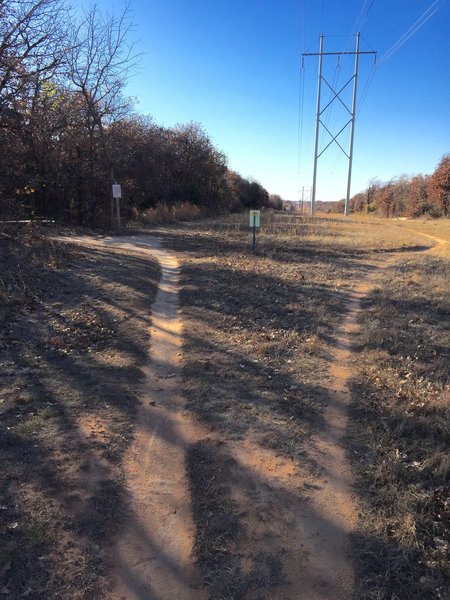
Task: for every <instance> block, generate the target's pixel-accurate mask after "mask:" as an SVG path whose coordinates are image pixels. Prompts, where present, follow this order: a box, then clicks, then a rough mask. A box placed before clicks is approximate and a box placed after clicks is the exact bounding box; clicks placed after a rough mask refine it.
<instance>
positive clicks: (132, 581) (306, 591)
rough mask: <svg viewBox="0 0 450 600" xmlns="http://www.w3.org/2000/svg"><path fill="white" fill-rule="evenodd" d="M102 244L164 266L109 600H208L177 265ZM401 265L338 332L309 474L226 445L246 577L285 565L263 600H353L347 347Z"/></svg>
mask: <svg viewBox="0 0 450 600" xmlns="http://www.w3.org/2000/svg"><path fill="white" fill-rule="evenodd" d="M430 237H431V236H430ZM434 239H435V238H434ZM80 241H81V242H82V243H85V241H83V240H80ZM435 241H438V242H443V240H436V239H435ZM95 243H96V244H99V243H101V245H102V246H111V247H122V248H133V249H136V248H138V249H140V251H142V252H148V253H150V254H151V256H153V257H155V258H156V259H157V260H158V261H159V262H160V264H161V266H162V280H161V283H160V287H159V292H158V294H157V297H156V301H155V303H154V305H153V309H152V322H153V324H152V330H151V349H150V362H149V365H148V366H147V367H146V369H145V375H146V383H145V385H144V387H143V390H142V397H141V399H142V404H141V407H140V410H139V417H138V423H137V428H136V433H135V437H134V442H133V444H132V446H131V447H130V449H129V451H128V454H127V456H126V460H125V472H126V478H127V486H128V489H129V493H130V509H131V510H130V514H129V517H128V518H127V521H126V523H125V526H124V531H123V534H122V535H121V536H120V539H119V542H118V544H117V547H116V549H115V552H114V564H115V570H114V585H113V590H112V592H111V595H110V598H111V599H112V600H133V599H136V600H138V599H139V600H144V598H145V599H147V600H151V599H154V600H169V599H170V600H173V599H180V600H189V599H196V600H202V599H203V598H207V594H206V592H205V590H204V589H203V588H202V585H201V578H200V575H199V573H198V572H197V570H196V567H195V565H194V561H193V559H192V557H191V551H192V545H193V539H194V525H193V522H192V514H191V504H190V496H189V488H188V482H187V478H186V474H185V451H186V448H187V447H188V445H189V444H191V443H194V442H195V441H198V440H199V439H202V438H204V437H206V436H207V432H204V431H202V430H200V429H199V426H198V425H196V424H195V423H194V422H193V421H192V420H191V418H190V416H189V414H188V413H187V412H186V410H185V401H184V398H183V396H182V392H181V389H182V385H181V383H182V382H181V377H180V373H179V366H178V365H179V356H180V350H181V339H182V325H181V322H180V319H179V316H178V287H179V286H178V277H179V265H178V262H177V260H176V258H175V257H174V256H172V255H171V254H169V253H168V252H166V251H164V250H162V249H161V248H160V246H159V243H158V241H157V240H156V239H155V238H151V237H149V236H130V237H126V238H103V239H102V241H101V242H99V241H97V242H95ZM444 243H445V242H444ZM395 260H396V257H394V256H391V257H390V258H388V259H387V260H385V261H384V262H383V263H381V264H380V263H378V264H377V265H376V266H375V265H374V268H373V270H372V272H371V273H370V274H369V276H368V277H367V278H366V279H365V280H363V281H361V282H360V284H359V285H358V287H357V289H356V291H355V292H354V293H353V294H352V295H350V296H349V298H348V302H347V311H346V317H345V319H344V321H343V322H342V324H341V326H340V327H339V328H338V329H337V330H336V331H335V332H334V340H335V343H334V357H333V359H332V362H331V364H330V369H329V379H328V382H327V383H326V384H325V385H326V387H327V388H328V391H329V398H330V400H329V403H328V405H327V407H326V408H325V412H324V419H323V422H322V425H321V427H320V428H319V429H318V430H317V433H316V434H315V435H314V436H313V438H312V439H310V440H309V442H308V444H307V445H306V447H305V448H303V456H304V458H305V460H304V468H303V467H302V468H298V467H296V466H295V465H294V463H293V462H292V461H291V460H289V459H287V458H285V457H281V456H280V455H278V454H277V453H276V451H273V450H270V449H267V448H262V446H261V445H260V444H259V443H258V438H257V434H256V433H255V434H252V435H249V436H247V437H246V438H245V439H244V440H235V441H233V440H229V441H228V442H227V443H226V445H227V449H228V451H229V452H230V454H231V455H232V457H233V459H234V460H233V468H232V470H233V490H232V493H233V498H234V500H235V502H236V503H237V505H238V506H240V507H242V512H241V517H242V519H243V521H244V523H245V526H246V527H245V529H246V531H247V532H248V533H247V539H246V540H245V543H244V544H243V545H242V547H240V548H239V552H240V554H241V557H242V563H243V565H244V568H245V562H246V559H248V561H249V564H250V562H251V561H254V557H255V555H259V554H261V553H270V554H271V555H275V556H277V557H279V559H280V561H281V563H282V565H283V574H284V582H283V583H282V584H280V585H278V586H277V587H276V588H274V589H272V590H271V591H270V592H269V595H267V596H262V597H264V598H271V600H293V599H297V598H298V599H300V598H302V599H305V600H330V599H331V598H333V599H334V598H336V599H348V600H349V599H350V598H351V597H352V594H353V589H354V570H353V566H352V564H351V561H350V559H349V558H348V544H349V535H350V534H351V533H352V532H354V531H355V529H356V526H357V509H356V501H355V497H354V494H353V492H352V475H351V471H350V466H349V463H348V460H347V457H346V454H345V450H344V447H343V438H344V434H345V432H346V427H347V408H348V404H349V401H350V392H349V389H348V386H347V382H348V379H349V376H350V370H349V369H350V367H349V363H350V359H351V357H352V353H353V350H352V338H353V336H354V334H355V333H356V332H357V330H358V328H359V326H360V325H359V321H360V315H361V310H362V309H361V301H362V299H363V298H364V297H365V296H366V295H367V293H368V292H369V291H370V290H371V289H372V288H373V286H374V285H375V284H376V280H377V277H378V276H379V275H380V274H381V272H382V269H383V268H387V267H389V265H390V264H392V263H393V262H394V261H395Z"/></svg>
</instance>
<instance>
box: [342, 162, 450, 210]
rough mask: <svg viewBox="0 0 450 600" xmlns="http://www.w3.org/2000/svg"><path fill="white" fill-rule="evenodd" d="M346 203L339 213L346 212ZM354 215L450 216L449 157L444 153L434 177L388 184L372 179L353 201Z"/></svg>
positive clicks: (414, 178)
mask: <svg viewBox="0 0 450 600" xmlns="http://www.w3.org/2000/svg"><path fill="white" fill-rule="evenodd" d="M343 208H344V200H340V201H339V203H338V205H337V210H338V211H340V212H343ZM350 209H351V211H352V212H355V213H371V212H372V213H373V212H374V213H377V214H380V215H382V216H384V217H400V216H406V217H412V218H414V217H420V216H423V215H429V216H430V217H449V216H450V154H445V155H444V156H443V157H442V159H441V161H440V162H439V164H438V166H437V168H436V170H435V171H434V173H433V174H432V175H415V176H414V177H406V176H403V177H399V178H397V179H392V180H391V181H388V182H384V183H383V182H381V181H379V180H378V179H375V178H374V179H371V180H370V181H369V184H368V186H367V189H366V190H365V191H364V192H360V193H359V194H356V195H355V196H353V198H351V200H350Z"/></svg>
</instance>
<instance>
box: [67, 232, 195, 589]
mask: <svg viewBox="0 0 450 600" xmlns="http://www.w3.org/2000/svg"><path fill="white" fill-rule="evenodd" d="M70 241H71V242H75V243H80V244H83V245H90V246H94V247H103V248H105V247H109V248H115V249H117V248H120V249H126V250H132V251H139V252H140V253H144V254H146V255H147V256H149V258H153V259H156V260H157V261H158V262H159V263H160V265H161V269H162V277H161V281H160V284H159V288H158V293H157V296H156V299H155V302H154V304H153V306H152V327H151V348H150V360H149V364H148V365H147V366H146V367H145V368H144V373H145V382H144V384H143V387H142V393H141V405H140V407H139V410H138V416H137V422H136V429H135V435H134V440H133V443H132V445H131V446H130V448H129V450H128V451H127V453H126V456H125V460H124V469H125V477H126V486H127V489H128V491H129V500H130V511H129V514H128V516H127V517H126V520H125V523H124V524H123V529H122V533H121V534H120V536H119V540H118V543H117V545H116V547H115V549H114V551H113V552H112V558H113V564H114V573H113V582H112V590H111V592H110V593H109V594H108V598H109V599H110V600H144V599H145V600H174V599H175V598H179V599H180V600H181V599H182V600H194V599H195V600H203V599H204V598H206V594H205V593H204V592H203V591H202V589H201V585H200V581H201V579H200V576H199V574H198V573H197V569H196V567H195V564H194V561H193V559H192V558H191V552H192V546H193V539H194V524H193V522H192V515H191V499H190V494H189V485H188V481H187V476H186V469H185V453H186V448H187V446H188V445H189V444H191V443H193V442H195V441H196V440H197V439H198V436H199V433H200V432H199V430H198V428H197V426H196V425H195V424H194V423H193V422H192V420H191V419H190V417H189V415H188V414H187V412H186V411H185V400H184V398H183V396H182V393H181V391H180V390H181V386H182V383H181V377H180V373H179V366H178V365H179V356H180V351H181V330H182V326H181V321H180V319H179V316H178V279H179V265H178V261H177V259H176V258H175V257H174V256H173V255H171V254H169V253H168V252H166V251H165V250H162V249H161V247H160V244H159V241H158V240H157V239H156V238H152V237H150V236H129V237H123V238H118V237H111V238H97V239H92V238H85V237H79V238H70Z"/></svg>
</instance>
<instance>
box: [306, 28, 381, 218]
mask: <svg viewBox="0 0 450 600" xmlns="http://www.w3.org/2000/svg"><path fill="white" fill-rule="evenodd" d="M360 37H361V36H360V33H359V32H358V33H357V34H356V49H355V51H350V52H347V51H342V52H324V50H323V45H324V44H323V42H324V35H323V33H321V34H320V46H319V52H304V53H303V54H302V57H305V56H318V57H319V75H318V84H317V109H316V132H315V141H314V170H313V183H312V194H311V214H314V211H315V208H316V182H317V161H318V159H319V158H320V157H321V156H322V154H323V153H324V152H325V150H327V149H328V148H329V147H330V146H331V144H332V143H333V142H334V143H336V144H337V145H338V146H339V148H340V149H341V150H342V152H343V153H344V154H345V156H346V157H347V159H348V177H347V195H346V197H345V209H344V214H345V215H348V213H349V201H350V186H351V180H352V162H353V140H354V135H355V116H356V93H357V87H358V67H359V57H360V55H361V54H374V55H375V54H376V52H375V50H370V51H365V52H361V51H360V49H359V41H360ZM349 54H350V55H354V57H355V66H354V71H353V75H352V76H351V77H350V79H348V81H347V82H346V83H345V85H343V86H342V87H341V88H340V90H339V91H336V90H335V89H334V87H333V85H331V84H330V83H329V82H328V81H327V80H326V79H325V77H324V76H323V72H322V71H323V69H322V67H323V58H324V56H342V55H349ZM322 82H324V83H325V84H326V85H327V87H328V88H329V89H330V90H331V92H332V94H333V97H332V98H331V100H330V101H329V102H328V103H327V104H326V106H324V107H323V108H322ZM352 82H353V94H352V104H351V107H349V106H348V105H347V104H346V103H345V102H344V100H343V99H342V96H341V94H342V92H343V91H344V90H345V89H346V88H347V86H348V85H349V84H350V83H352ZM335 100H338V101H339V102H340V103H341V104H342V106H343V107H344V108H345V110H346V111H347V112H348V114H349V116H350V118H349V120H348V121H347V123H346V124H345V125H344V126H343V127H342V128H341V129H340V130H339V131H338V133H337V134H336V135H333V133H332V132H331V131H330V130H329V129H328V127H327V125H326V124H325V123H324V122H323V120H322V115H323V113H324V112H325V111H326V110H327V109H328V108H329V107H330V106H331V104H332V103H333V102H334V101H335ZM349 125H350V143H349V149H348V152H347V151H346V150H344V148H343V147H342V145H341V144H340V143H339V141H338V137H339V136H340V135H341V133H343V131H345V130H346V129H347V127H348V126H349ZM321 126H322V127H323V128H324V129H325V131H327V133H328V134H329V135H330V136H331V141H330V142H329V143H328V144H327V145H326V146H325V148H323V149H322V150H321V151H320V152H319V131H320V127H321Z"/></svg>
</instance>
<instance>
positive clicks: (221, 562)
mask: <svg viewBox="0 0 450 600" xmlns="http://www.w3.org/2000/svg"><path fill="white" fill-rule="evenodd" d="M165 235H166V241H167V244H169V245H170V246H171V247H172V248H176V249H179V250H180V251H182V254H181V259H182V261H183V270H182V273H183V275H182V277H183V289H182V293H181V304H182V310H183V318H184V321H185V345H184V357H183V360H184V366H183V373H184V378H185V389H186V394H187V398H188V402H189V408H190V409H191V410H192V411H193V412H194V413H195V414H196V415H197V417H198V418H199V419H201V420H202V421H203V422H204V423H206V424H207V425H208V426H209V427H210V428H211V430H212V431H214V432H215V434H216V435H217V436H219V437H220V439H221V440H223V441H225V442H226V440H233V439H236V438H240V437H244V436H245V435H247V434H249V433H250V432H252V435H254V434H256V436H257V439H258V440H259V443H260V444H262V445H264V446H269V447H271V448H273V449H276V451H277V453H279V454H280V455H284V456H286V457H289V458H290V459H292V460H293V461H295V462H296V463H297V464H298V465H300V466H301V468H302V469H305V468H310V469H311V471H312V472H313V471H314V465H305V458H304V456H303V455H302V445H303V444H304V443H305V441H306V440H307V439H308V436H309V435H311V433H313V432H314V431H315V429H316V428H317V427H318V426H319V424H320V422H321V414H322V409H323V406H324V404H325V403H326V402H327V391H326V390H325V386H324V379H325V378H326V377H327V367H328V364H329V361H330V359H331V356H332V353H333V348H334V343H335V340H334V331H335V329H336V325H337V323H338V322H339V321H340V319H341V318H342V315H343V314H344V312H345V307H346V302H347V301H348V298H349V295H350V294H351V292H352V290H353V288H354V287H355V285H356V284H357V283H358V281H359V280H360V279H361V278H362V277H364V276H365V275H366V274H367V273H369V272H370V271H371V270H372V269H373V268H374V265H376V263H377V261H378V260H379V256H380V253H386V252H387V253H389V252H392V251H399V250H400V251H406V250H409V249H422V248H425V247H426V245H424V242H423V240H421V239H420V238H418V237H417V236H415V235H414V234H411V233H410V232H408V231H405V232H404V233H402V234H401V235H400V236H399V234H398V230H396V229H389V228H386V226H385V225H384V226H381V225H380V226H378V225H370V224H367V225H364V226H361V225H359V224H354V223H345V222H339V221H334V220H331V221H328V220H324V219H315V220H314V221H308V220H306V219H305V220H304V221H298V220H297V221H295V220H293V219H292V218H291V217H290V216H289V215H288V216H287V217H286V216H284V215H281V216H278V215H277V216H275V217H274V220H273V222H271V223H266V224H265V227H264V229H263V230H262V231H261V232H260V234H259V238H258V246H257V253H256V254H254V255H253V254H252V253H251V251H250V245H251V237H250V233H249V231H248V230H247V227H246V225H245V222H244V219H243V217H242V216H238V217H234V218H233V219H231V220H229V221H227V222H226V223H221V222H206V223H199V224H195V225H189V226H185V227H182V228H178V229H176V230H172V231H170V232H168V233H167V232H166V234H165ZM430 245H431V244H430ZM228 460H229V457H228ZM204 465H206V466H204ZM226 465H227V453H226V448H225V447H220V448H216V447H215V446H214V444H212V445H211V444H210V445H208V446H207V447H203V446H202V447H201V448H197V447H195V448H193V449H192V454H191V457H190V459H189V469H190V471H189V472H190V476H191V486H192V493H193V499H194V511H195V518H196V522H197V541H196V551H197V557H198V560H199V564H200V566H201V568H202V569H203V573H204V576H205V580H206V581H207V582H208V584H209V586H210V590H211V598H222V597H223V598H236V599H238V598H239V599H241V598H267V599H269V598H270V597H271V593H270V586H275V585H277V582H278V583H279V581H280V579H279V578H278V579H277V578H276V577H274V579H273V580H272V582H271V583H270V585H269V587H264V585H265V584H263V583H262V582H261V584H260V585H259V584H255V583H253V584H251V585H250V583H249V581H248V580H247V579H246V576H245V575H243V574H245V573H246V570H245V568H244V566H243V565H242V564H240V559H239V551H238V549H239V540H240V539H241V536H243V537H245V531H243V530H242V527H243V525H242V520H241V519H239V515H236V512H235V511H236V507H235V506H233V504H232V502H231V501H230V494H229V491H227V490H229V488H230V487H232V481H231V480H230V479H229V473H228V471H227V467H226ZM205 473H206V474H207V473H210V476H206V480H205V479H204V478H205ZM213 473H217V474H219V476H218V477H213V476H212V474H213ZM216 512H217V513H218V514H222V513H223V515H222V516H223V518H222V522H223V523H225V524H226V523H228V522H230V523H231V522H232V523H233V527H232V528H231V530H230V531H228V530H227V529H226V528H225V531H223V532H221V533H220V535H219V538H220V544H219V547H218V548H217V547H216V545H215V543H216V541H217V539H218V538H217V536H216V535H215V533H214V532H211V529H210V524H209V522H208V515H209V516H211V514H215V513H216ZM209 518H210V517H209ZM236 520H237V521H236ZM231 557H232V558H231ZM275 558H276V557H275ZM278 558H279V557H278ZM269 562H270V561H269ZM274 572H275V571H274ZM279 573H281V567H280V570H279ZM280 576H281V575H280ZM252 581H254V580H252ZM258 585H259V587H258ZM252 586H253V587H252ZM224 590H228V592H227V594H228V595H226V594H225V592H224Z"/></svg>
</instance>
